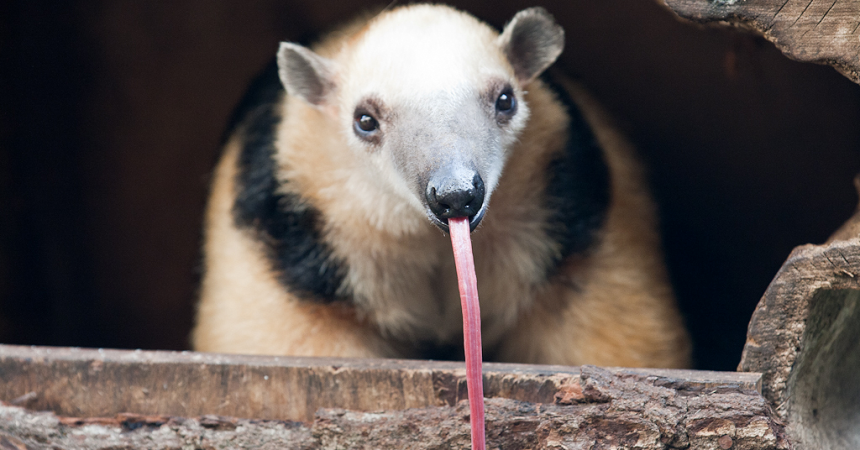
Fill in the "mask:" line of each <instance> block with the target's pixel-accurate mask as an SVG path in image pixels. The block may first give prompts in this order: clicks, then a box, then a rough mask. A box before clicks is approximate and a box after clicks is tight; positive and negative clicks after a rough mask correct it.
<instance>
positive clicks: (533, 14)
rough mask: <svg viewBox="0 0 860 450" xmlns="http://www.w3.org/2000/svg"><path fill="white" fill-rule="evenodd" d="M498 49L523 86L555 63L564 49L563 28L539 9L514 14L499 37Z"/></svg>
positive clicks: (545, 11) (529, 9)
mask: <svg viewBox="0 0 860 450" xmlns="http://www.w3.org/2000/svg"><path fill="white" fill-rule="evenodd" d="M498 42H499V46H501V48H502V51H503V52H504V53H505V55H506V56H507V57H508V61H509V62H510V63H511V65H512V66H513V67H514V73H515V74H516V76H517V78H518V79H519V81H520V83H522V84H527V83H528V82H530V81H532V80H533V79H535V77H537V76H538V75H540V74H541V73H542V72H543V71H544V70H546V68H547V67H549V66H550V64H552V63H553V62H555V60H556V58H558V55H560V54H561V51H562V50H564V29H562V28H561V27H560V26H559V25H558V24H557V23H555V19H553V18H552V16H551V15H550V14H549V13H548V12H547V10H545V9H543V8H541V7H534V8H528V9H524V10H522V11H520V12H518V13H517V14H516V15H515V16H514V18H513V19H511V21H510V22H508V24H507V25H505V29H504V30H503V31H502V34H501V35H500V36H499V41H498Z"/></svg>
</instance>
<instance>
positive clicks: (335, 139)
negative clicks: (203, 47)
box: [192, 5, 690, 367]
mask: <svg viewBox="0 0 860 450" xmlns="http://www.w3.org/2000/svg"><path fill="white" fill-rule="evenodd" d="M563 47H564V31H563V30H562V28H561V27H560V26H559V25H557V24H556V23H555V21H554V20H553V18H552V16H551V15H550V14H549V13H548V12H547V11H545V10H544V9H542V8H530V9H526V10H523V11H521V12H519V13H518V14H516V15H515V16H514V17H513V19H511V21H510V22H509V23H508V24H507V25H506V26H505V27H504V30H503V31H502V32H501V33H498V32H497V31H495V30H494V29H493V28H491V27H490V26H488V25H486V24H484V23H482V22H480V21H478V20H477V19H475V18H474V17H472V16H470V15H468V14H466V13H463V12H460V11H458V10H455V9H453V8H450V7H446V6H438V5H411V6H404V7H398V8H394V9H391V10H387V11H383V12H382V13H379V14H378V15H376V16H373V17H371V18H369V19H367V20H360V21H358V22H356V23H352V24H350V25H348V26H346V27H344V28H342V29H340V30H339V31H336V32H334V33H333V34H331V35H329V36H328V37H327V38H325V39H324V40H322V41H321V42H319V43H318V44H317V45H315V46H314V47H313V48H312V49H311V48H307V47H303V46H299V45H297V44H294V43H282V44H281V46H280V49H279V50H278V52H277V57H276V65H274V64H273V65H272V67H270V69H269V70H268V71H267V72H266V73H264V74H263V75H261V77H260V78H259V79H258V80H257V81H256V82H255V83H254V85H253V86H252V88H251V91H250V92H249V93H248V94H247V97H246V99H245V101H244V102H243V106H241V107H240V109H239V110H238V112H237V118H236V120H235V125H233V127H232V132H231V134H229V137H228V139H227V141H226V144H225V147H224V153H223V156H222V158H221V161H220V163H219V165H218V167H217V169H216V171H215V174H214V179H213V184H212V192H211V198H210V201H209V205H208V209H207V213H206V218H205V230H204V231H205V244H204V249H203V252H204V268H203V269H204V276H203V281H202V287H201V296H200V297H201V298H200V303H199V308H198V312H197V323H196V327H195V329H194V332H193V337H192V340H193V345H194V348H195V349H196V350H199V351H206V352H225V353H246V354H273V355H314V356H350V357H402V358H427V357H431V358H444V357H448V358H450V357H457V356H458V355H457V353H458V352H457V351H456V350H452V349H456V348H460V349H461V350H460V351H459V354H460V355H462V345H461V343H462V322H461V315H460V314H461V312H460V303H459V296H458V290H457V280H456V273H455V269H454V267H453V266H454V262H453V258H452V254H451V244H450V242H449V240H448V239H447V238H446V236H445V232H446V231H447V220H448V218H451V217H469V220H470V225H471V228H472V230H473V234H472V240H473V245H474V254H475V265H476V271H477V279H478V290H479V292H480V300H481V311H482V313H481V319H482V323H483V326H482V329H483V343H484V345H483V348H484V355H485V359H487V360H496V361H509V362H522V363H548V364H568V365H578V364H595V365H604V366H628V367H642V366H650V367H684V366H686V365H688V364H689V354H690V345H689V341H688V337H687V334H686V331H685V329H684V326H683V322H682V319H681V317H680V314H679V312H678V310H677V307H676V304H675V302H674V299H673V295H672V291H671V288H670V286H669V284H668V282H667V275H666V270H665V268H664V265H663V261H662V254H661V251H660V242H659V238H658V235H657V233H656V226H655V208H654V205H653V203H652V200H651V198H650V196H649V194H648V192H647V190H646V188H645V185H644V181H643V178H644V177H643V173H642V170H641V168H640V165H639V164H638V163H637V162H636V161H635V159H634V157H633V155H632V151H631V148H630V146H629V145H628V143H627V142H625V140H624V139H623V138H622V136H621V135H620V134H619V133H618V132H616V131H615V129H614V128H613V127H612V126H611V125H610V123H609V121H608V119H607V118H606V117H605V115H604V114H603V113H602V112H601V111H600V109H599V107H598V106H597V105H596V104H595V103H594V102H593V101H592V100H591V99H590V98H589V97H588V96H587V94H586V93H584V92H583V91H582V90H581V89H580V88H579V87H577V86H576V85H573V84H572V83H570V82H569V81H567V80H565V79H563V78H560V77H558V76H556V77H551V76H549V75H548V74H544V71H545V70H546V69H547V68H548V67H549V66H550V65H551V64H552V63H553V62H554V61H555V60H556V58H557V57H558V56H559V54H560V53H561V51H562V49H563Z"/></svg>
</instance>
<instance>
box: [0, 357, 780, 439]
mask: <svg viewBox="0 0 860 450" xmlns="http://www.w3.org/2000/svg"><path fill="white" fill-rule="evenodd" d="M574 381H575V382H574V383H571V384H568V385H567V388H565V389H562V390H560V391H558V392H557V393H556V395H554V398H553V401H552V402H551V403H548V404H542V403H531V402H522V401H517V400H511V399H507V398H494V399H488V400H486V403H487V429H488V433H487V436H488V448H498V449H579V448H589V449H621V448H637V449H670V448H695V449H705V450H708V449H729V448H732V449H739V450H743V449H764V450H767V449H788V448H791V446H790V444H789V443H788V441H787V440H786V437H785V432H784V429H783V426H782V425H781V424H780V422H779V420H777V419H775V416H774V413H773V411H772V409H771V407H770V405H769V404H768V402H767V401H766V400H765V399H764V398H763V397H761V395H760V394H759V393H758V392H757V391H755V390H750V389H746V388H744V387H741V385H739V384H737V383H729V384H718V385H709V384H708V383H704V384H702V383H685V382H681V383H678V382H676V381H672V380H671V379H670V378H665V377H662V376H649V375H645V374H635V373H626V372H624V371H618V370H609V369H601V368H596V367H590V366H584V367H582V368H581V370H580V371H579V374H578V376H576V377H575V380H574ZM747 387H749V386H747ZM468 410H469V408H468V404H467V402H466V401H461V402H459V403H457V404H456V405H454V406H449V405H445V406H437V407H425V408H414V409H406V410H401V411H382V412H357V411H346V410H343V409H321V410H319V411H318V412H317V414H316V415H315V418H314V420H313V422H311V423H297V422H283V421H263V420H248V419H232V418H226V417H216V416H206V417H202V418H176V417H174V418H171V417H164V416H149V417H143V416H135V415H121V416H117V417H113V418H101V419H96V418H90V419H81V418H68V417H57V416H56V415H54V414H53V413H44V412H42V413H37V412H32V411H28V410H25V409H22V408H19V407H14V406H8V405H0V448H10V449H14V448H19V449H41V448H52V449H54V448H57V449H66V448H89V449H109V448H110V449H115V448H164V449H180V448H182V449H184V448H200V449H215V448H261V449H269V448H289V449H386V448H392V449H393V448H398V449H399V448H410V449H440V448H447V449H466V448H469V420H468Z"/></svg>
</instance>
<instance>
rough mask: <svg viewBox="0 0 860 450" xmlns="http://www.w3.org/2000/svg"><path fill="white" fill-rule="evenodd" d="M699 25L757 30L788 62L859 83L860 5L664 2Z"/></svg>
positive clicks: (846, 0)
mask: <svg viewBox="0 0 860 450" xmlns="http://www.w3.org/2000/svg"><path fill="white" fill-rule="evenodd" d="M663 1H664V3H665V4H666V5H667V6H668V7H669V8H670V9H671V10H672V11H674V12H675V13H677V14H678V15H679V16H681V17H683V18H685V19H688V20H692V21H694V22H697V23H705V24H707V23H720V24H728V25H733V26H738V27H743V28H746V29H750V30H753V31H754V32H756V33H757V34H760V35H762V36H764V37H765V39H767V40H769V41H771V42H773V43H774V44H775V45H776V46H777V48H779V49H780V50H781V51H782V52H783V53H785V54H786V55H787V56H788V57H790V58H792V59H795V60H798V61H803V62H813V63H818V64H829V65H831V66H833V67H835V68H836V70H838V71H839V72H841V73H842V74H844V75H845V76H846V77H848V78H850V79H851V80H852V81H854V82H855V83H860V0H663Z"/></svg>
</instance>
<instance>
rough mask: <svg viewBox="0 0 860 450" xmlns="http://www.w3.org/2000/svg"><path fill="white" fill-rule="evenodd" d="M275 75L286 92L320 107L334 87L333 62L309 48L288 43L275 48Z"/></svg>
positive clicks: (282, 43)
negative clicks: (276, 74) (276, 51)
mask: <svg viewBox="0 0 860 450" xmlns="http://www.w3.org/2000/svg"><path fill="white" fill-rule="evenodd" d="M277 59H278V76H279V77H280V78H281V83H282V84H283V85H284V89H286V90H287V93H288V94H289V95H293V96H296V97H299V98H301V99H303V100H304V101H306V102H308V103H309V104H311V105H315V106H321V105H322V104H323V103H324V102H325V100H326V97H327V96H328V95H329V94H331V92H332V91H333V90H334V86H335V84H334V73H335V69H334V67H335V66H334V64H333V63H332V62H331V61H329V60H328V59H326V58H323V57H322V56H319V55H317V54H316V53H314V52H312V51H311V50H309V49H307V48H305V47H302V46H301V45H298V44H293V43H291V42H281V46H280V48H278V58H277Z"/></svg>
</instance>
